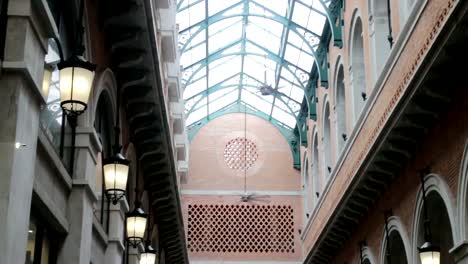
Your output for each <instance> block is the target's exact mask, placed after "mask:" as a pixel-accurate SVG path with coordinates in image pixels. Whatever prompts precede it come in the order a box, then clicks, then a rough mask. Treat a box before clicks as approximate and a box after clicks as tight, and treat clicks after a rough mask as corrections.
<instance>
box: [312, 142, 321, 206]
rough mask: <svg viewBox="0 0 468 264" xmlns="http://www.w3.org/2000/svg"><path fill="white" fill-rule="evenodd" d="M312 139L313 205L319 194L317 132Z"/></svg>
mask: <svg viewBox="0 0 468 264" xmlns="http://www.w3.org/2000/svg"><path fill="white" fill-rule="evenodd" d="M313 137H314V139H313V140H312V142H313V143H312V153H313V154H312V156H313V160H312V179H313V187H314V188H313V189H314V193H313V197H314V205H315V204H317V201H318V198H319V196H320V175H319V158H318V153H319V148H318V137H317V133H315V134H314V136H313Z"/></svg>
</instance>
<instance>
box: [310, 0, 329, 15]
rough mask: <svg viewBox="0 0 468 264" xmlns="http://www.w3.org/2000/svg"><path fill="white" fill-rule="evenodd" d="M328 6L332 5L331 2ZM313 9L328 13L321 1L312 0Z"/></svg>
mask: <svg viewBox="0 0 468 264" xmlns="http://www.w3.org/2000/svg"><path fill="white" fill-rule="evenodd" d="M328 5H330V2H328ZM312 7H313V8H315V9H317V10H318V11H320V12H322V13H324V14H325V13H326V11H325V9H324V8H323V5H322V3H320V0H312Z"/></svg>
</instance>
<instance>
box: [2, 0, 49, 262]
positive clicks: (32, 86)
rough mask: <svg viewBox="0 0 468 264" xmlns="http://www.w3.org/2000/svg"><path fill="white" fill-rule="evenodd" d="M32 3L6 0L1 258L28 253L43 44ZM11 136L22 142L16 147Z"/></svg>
mask: <svg viewBox="0 0 468 264" xmlns="http://www.w3.org/2000/svg"><path fill="white" fill-rule="evenodd" d="M31 5H32V4H31V2H30V0H15V1H10V2H9V6H8V22H7V33H6V36H5V51H4V54H5V58H4V60H3V61H1V66H0V67H1V69H0V100H1V104H0V120H1V121H0V234H1V238H2V239H0V264H11V263H24V262H25V256H26V245H27V239H28V230H29V215H30V208H31V197H32V190H33V182H34V175H35V172H34V167H35V160H36V145H37V136H38V130H39V111H40V104H41V103H42V102H43V98H42V96H41V90H40V87H41V86H42V76H43V69H44V56H45V53H46V47H47V46H45V45H44V44H45V43H46V42H45V37H44V32H45V30H44V28H43V25H39V23H36V22H37V18H38V17H39V15H38V14H37V12H39V11H38V10H36V9H33V8H31ZM33 13H34V14H33ZM1 37H3V36H1ZM0 52H3V51H0ZM15 142H21V143H22V144H25V145H24V146H23V147H20V148H18V149H17V148H15Z"/></svg>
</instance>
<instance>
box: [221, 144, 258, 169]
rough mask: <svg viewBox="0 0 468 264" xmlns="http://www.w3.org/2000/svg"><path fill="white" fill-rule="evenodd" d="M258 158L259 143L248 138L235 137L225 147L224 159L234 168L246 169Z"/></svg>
mask: <svg viewBox="0 0 468 264" xmlns="http://www.w3.org/2000/svg"><path fill="white" fill-rule="evenodd" d="M257 159H258V152H257V145H255V143H254V142H253V141H252V140H250V139H246V138H240V137H238V138H234V139H231V140H229V141H228V143H226V146H225V147H224V161H226V163H227V165H228V166H229V168H231V169H233V170H246V169H248V168H250V167H252V165H253V164H254V163H255V161H257Z"/></svg>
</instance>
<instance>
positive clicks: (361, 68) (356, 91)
mask: <svg viewBox="0 0 468 264" xmlns="http://www.w3.org/2000/svg"><path fill="white" fill-rule="evenodd" d="M353 17H354V19H353V24H352V25H353V26H352V28H351V38H350V44H351V48H350V62H351V63H350V64H351V65H350V66H351V67H350V68H351V72H350V76H351V85H352V89H351V90H352V98H353V99H352V103H353V113H354V118H353V123H356V121H357V120H358V119H359V116H360V114H361V111H362V108H363V107H364V101H365V98H366V96H367V95H366V90H367V89H366V72H365V64H364V38H363V30H362V21H361V18H360V16H359V15H358V10H355V13H354V15H353Z"/></svg>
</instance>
